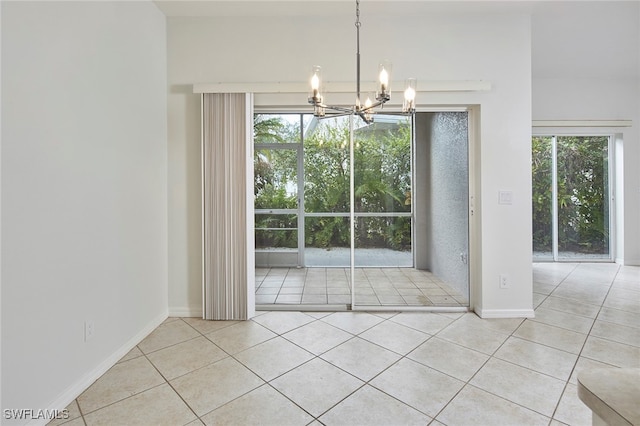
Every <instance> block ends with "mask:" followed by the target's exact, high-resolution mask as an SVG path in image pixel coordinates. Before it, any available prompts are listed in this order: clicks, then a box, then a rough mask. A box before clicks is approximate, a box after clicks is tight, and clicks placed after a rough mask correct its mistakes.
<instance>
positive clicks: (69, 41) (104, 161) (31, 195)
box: [1, 1, 167, 424]
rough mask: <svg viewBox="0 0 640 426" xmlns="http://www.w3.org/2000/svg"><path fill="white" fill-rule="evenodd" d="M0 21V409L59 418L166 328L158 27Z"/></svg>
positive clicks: (39, 15) (19, 15) (57, 16)
mask: <svg viewBox="0 0 640 426" xmlns="http://www.w3.org/2000/svg"><path fill="white" fill-rule="evenodd" d="M1 7H2V124H3V126H2V389H3V393H2V408H3V409H7V408H8V409H12V408H15V409H19V408H32V409H46V408H57V409H62V408H64V407H65V405H66V404H67V403H69V402H70V401H71V400H72V399H73V398H75V397H76V396H77V393H78V392H80V391H81V390H83V388H84V387H86V386H88V385H89V384H91V382H92V381H93V380H95V379H96V378H97V376H98V375H99V374H100V373H102V372H103V371H104V369H105V368H107V367H109V366H110V365H111V363H113V362H115V361H116V360H117V359H118V357H119V356H121V355H122V354H123V351H125V350H127V349H130V348H131V346H132V345H134V344H136V343H137V342H138V340H139V339H141V338H142V337H144V335H145V334H146V333H148V332H149V331H151V329H152V328H153V327H155V326H156V325H157V324H158V323H159V322H161V321H162V320H163V319H164V318H165V317H166V310H167V211H166V205H167V204H166V203H167V185H166V179H167V172H166V167H167V144H166V136H167V135H166V106H167V105H166V20H165V17H164V15H163V14H162V13H161V12H160V11H159V10H158V9H157V7H156V6H155V5H154V4H153V3H151V2H126V3H125V2H41V3H40V2H6V1H3V2H2V5H1ZM85 321H92V322H94V325H95V334H94V337H93V338H92V339H91V340H89V341H87V342H86V343H85V342H84V323H85ZM3 414H4V412H3ZM4 423H5V420H4V419H3V424H4ZM18 423H22V422H18Z"/></svg>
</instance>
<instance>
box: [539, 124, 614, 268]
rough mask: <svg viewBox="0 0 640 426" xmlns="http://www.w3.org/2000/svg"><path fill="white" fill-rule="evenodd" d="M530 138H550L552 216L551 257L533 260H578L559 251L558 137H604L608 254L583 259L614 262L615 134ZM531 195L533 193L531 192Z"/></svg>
mask: <svg viewBox="0 0 640 426" xmlns="http://www.w3.org/2000/svg"><path fill="white" fill-rule="evenodd" d="M531 136H532V138H535V137H540V138H541V137H548V138H551V168H552V171H551V191H552V194H551V205H552V207H551V209H552V213H551V215H552V217H551V244H552V250H551V252H552V257H551V258H542V257H533V261H535V262H568V263H570V262H576V261H580V260H576V259H572V258H567V257H561V256H560V253H559V248H558V246H559V242H558V240H559V234H560V230H559V225H558V212H559V208H558V149H557V148H558V137H571V136H575V137H590V136H591V137H594V136H595V137H606V138H608V144H607V155H608V158H607V181H608V184H607V186H608V191H607V192H608V194H607V199H608V203H609V220H608V226H609V256H608V257H607V258H585V259H584V260H583V261H588V262H594V263H597V262H602V263H608V262H614V260H615V248H616V228H615V224H616V221H615V217H616V196H615V187H616V185H615V170H614V168H615V158H616V156H615V135H614V134H612V133H610V132H606V133H597V132H588V133H584V132H533V133H532V135H531ZM532 195H533V194H532Z"/></svg>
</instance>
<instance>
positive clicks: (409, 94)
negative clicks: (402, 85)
mask: <svg viewBox="0 0 640 426" xmlns="http://www.w3.org/2000/svg"><path fill="white" fill-rule="evenodd" d="M404 98H405V99H406V100H407V101H409V102H413V101H414V100H415V98H416V91H415V90H413V88H412V87H407V88H406V90H405V91H404Z"/></svg>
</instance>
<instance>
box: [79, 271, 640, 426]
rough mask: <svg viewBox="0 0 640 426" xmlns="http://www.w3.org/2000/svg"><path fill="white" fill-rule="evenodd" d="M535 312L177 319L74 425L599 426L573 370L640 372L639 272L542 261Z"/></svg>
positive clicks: (87, 396) (102, 389) (98, 393)
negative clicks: (514, 315) (528, 315)
mask: <svg viewBox="0 0 640 426" xmlns="http://www.w3.org/2000/svg"><path fill="white" fill-rule="evenodd" d="M534 281H535V284H534V291H535V293H534V305H535V307H536V318H535V319H527V320H522V319H504V320H498V319H492V320H482V319H480V318H478V317H477V316H476V315H474V314H472V313H466V314H462V313H455V314H453V313H451V314H437V313H416V312H405V313H396V312H390V313H375V314H372V313H365V312H357V313H355V312H335V313H302V312H261V313H260V315H259V316H257V317H256V318H254V319H253V320H251V321H246V322H235V321H228V322H214V321H203V320H200V319H195V318H182V319H179V318H169V319H167V320H166V321H165V322H164V323H163V324H162V325H160V326H159V327H158V328H157V329H156V330H155V331H153V333H151V334H150V335H149V336H148V337H147V338H145V339H144V340H143V341H142V342H140V344H139V345H138V346H137V347H136V348H134V349H133V350H132V351H131V352H130V353H129V354H127V355H126V356H125V357H124V358H123V359H122V360H120V362H118V363H117V364H116V365H115V366H114V367H113V368H111V369H110V370H109V371H108V372H107V373H106V374H104V375H103V376H102V377H101V378H99V379H98V380H97V381H96V382H95V383H94V384H93V385H92V386H91V387H89V388H88V389H87V390H86V391H85V392H84V393H83V394H82V395H80V397H78V399H77V400H76V401H74V402H73V403H72V404H71V405H70V406H69V407H68V410H69V413H70V421H69V422H68V423H67V424H68V425H71V426H73V425H85V424H86V425H134V424H140V425H162V424H166V425H201V424H203V423H204V424H206V425H218V424H228V425H254V424H263V425H321V424H325V425H412V424H419V425H427V424H430V425H525V424H526V425H528V424H540V425H553V426H559V425H562V424H567V425H585V426H586V425H591V414H590V411H589V409H588V408H587V407H586V406H584V405H583V404H582V403H581V402H580V400H579V399H578V396H577V386H576V376H577V373H578V372H579V371H581V370H583V369H585V368H592V367H602V366H608V367H640V268H638V267H619V266H618V265H612V264H536V265H534Z"/></svg>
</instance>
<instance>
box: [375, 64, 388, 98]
mask: <svg viewBox="0 0 640 426" xmlns="http://www.w3.org/2000/svg"><path fill="white" fill-rule="evenodd" d="M390 80H391V62H389V61H386V60H385V61H382V62H381V63H380V65H378V83H379V84H380V86H379V87H378V93H377V94H376V99H377V100H378V101H380V102H382V103H384V102H387V101H388V100H389V99H390V96H389V94H390V93H391V88H390V86H389V83H390Z"/></svg>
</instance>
